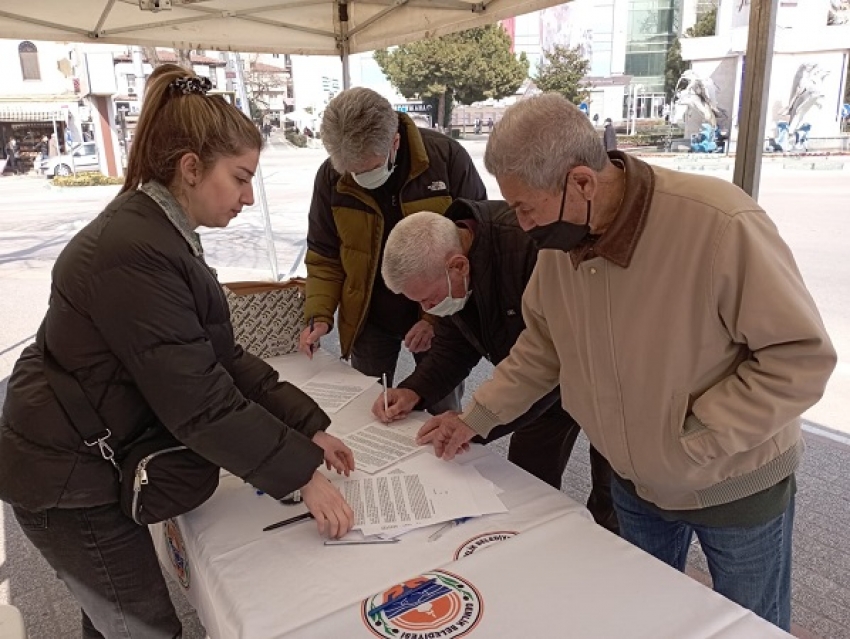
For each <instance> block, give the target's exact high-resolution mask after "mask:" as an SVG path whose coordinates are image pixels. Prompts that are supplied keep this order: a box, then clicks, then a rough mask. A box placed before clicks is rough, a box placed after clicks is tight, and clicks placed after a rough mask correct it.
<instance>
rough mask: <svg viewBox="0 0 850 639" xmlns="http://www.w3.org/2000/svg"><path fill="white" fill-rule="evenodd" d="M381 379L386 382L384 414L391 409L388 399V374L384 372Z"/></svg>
mask: <svg viewBox="0 0 850 639" xmlns="http://www.w3.org/2000/svg"><path fill="white" fill-rule="evenodd" d="M381 379H382V381H383V382H384V415H386V414H387V412H389V410H390V403H389V401H388V400H387V374H386V373H383V374H382V376H381Z"/></svg>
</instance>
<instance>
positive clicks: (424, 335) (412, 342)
mask: <svg viewBox="0 0 850 639" xmlns="http://www.w3.org/2000/svg"><path fill="white" fill-rule="evenodd" d="M433 338H434V326H433V324H431V322H426V321H425V320H419V321H418V322H416V324H414V325H413V326H412V327H411V329H410V330H409V331H407V335H405V336H404V345H405V346H406V347H407V350H409V351H410V352H411V353H424V352H425V351H427V350H428V349H429V348H431V340H432V339H433Z"/></svg>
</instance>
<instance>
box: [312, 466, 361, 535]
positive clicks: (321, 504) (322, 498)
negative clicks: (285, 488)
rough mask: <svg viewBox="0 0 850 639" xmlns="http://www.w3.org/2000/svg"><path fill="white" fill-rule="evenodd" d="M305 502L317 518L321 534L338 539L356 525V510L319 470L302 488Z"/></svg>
mask: <svg viewBox="0 0 850 639" xmlns="http://www.w3.org/2000/svg"><path fill="white" fill-rule="evenodd" d="M301 497H302V498H303V499H304V504H305V505H306V506H307V508H308V509H309V510H310V513H311V514H312V515H313V517H314V518H315V520H316V525H317V526H318V528H319V534H320V535H327V536H328V537H331V538H333V539H338V538H340V537H342V536H343V535H345V534H346V533H347V532H348V531H349V530H351V527H352V526H353V525H354V511H353V510H351V506H349V505H348V504H347V503H346V501H345V498H344V497H343V496H342V493H340V492H339V491H338V490H337V489H336V487H335V486H334V485H333V484H332V483H331V482H330V481H328V478H327V477H325V476H324V475H322V473H320V472H319V471H316V472H315V473H313V478H312V479H311V480H310V481H309V482H307V483H306V484H305V485H304V486H303V487H302V488H301Z"/></svg>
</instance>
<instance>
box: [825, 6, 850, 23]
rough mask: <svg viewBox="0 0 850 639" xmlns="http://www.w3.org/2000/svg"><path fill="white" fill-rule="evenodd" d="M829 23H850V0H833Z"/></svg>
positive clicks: (830, 7)
mask: <svg viewBox="0 0 850 639" xmlns="http://www.w3.org/2000/svg"><path fill="white" fill-rule="evenodd" d="M829 5H830V6H829V17H828V18H827V21H826V23H827V24H828V25H838V24H850V0H831V1H830V3H829Z"/></svg>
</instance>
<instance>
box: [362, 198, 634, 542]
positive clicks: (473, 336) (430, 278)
mask: <svg viewBox="0 0 850 639" xmlns="http://www.w3.org/2000/svg"><path fill="white" fill-rule="evenodd" d="M536 261H537V248H536V247H535V245H534V242H533V241H532V240H531V238H530V237H529V236H528V235H527V234H526V233H525V232H524V231H523V230H522V229H521V228H520V226H519V224H518V223H517V221H516V216H515V215H514V214H513V212H512V211H511V210H510V209H509V208H508V206H507V204H506V203H505V202H501V201H485V202H472V201H469V200H457V201H455V202H454V203H453V204H452V205H451V206H450V207H449V208H448V210H446V212H445V214H444V215H438V214H436V213H429V212H421V213H415V214H413V215H410V216H408V217H407V218H405V219H404V220H402V221H401V222H399V223H398V224H397V225H396V227H395V228H394V229H393V230H392V232H391V233H390V235H389V238H388V239H387V243H386V247H385V249H384V258H383V263H382V266H381V271H382V275H383V278H384V281H385V282H386V285H387V287H388V288H389V289H390V290H392V291H393V292H395V293H402V294H404V295H405V296H406V297H408V298H410V299H411V300H413V301H415V302H417V303H419V304H420V305H421V306H422V308H423V309H424V310H425V311H426V312H428V313H430V314H432V315H437V316H439V317H441V318H442V319H440V320H439V321H438V322H437V324H436V327H435V334H434V339H433V341H432V343H431V349H430V350H429V351H428V353H427V354H426V355H425V357H424V358H423V359H422V360H421V361H420V362H419V363H418V364H417V366H416V369H415V370H414V372H413V374H411V375H410V377H408V378H407V379H405V380H404V381H403V382H401V383H400V384H399V385H398V388H393V389H389V390H388V391H387V407H386V409H385V407H384V400H383V397H380V398H378V400H377V401H376V402H375V404H374V406H373V408H372V411H373V412H374V413H375V415H376V416H377V417H378V418H379V419H381V420H382V421H385V422H391V421H393V420H397V419H401V418H403V417H405V416H406V415H407V414H408V413H410V411H412V410H414V409H416V408H421V407H423V406H428V405H430V404H431V403H432V402H433V401H435V400H436V399H439V398H441V397H444V396H445V395H446V393H448V392H449V391H450V390H451V389H452V388H454V387H455V386H457V385H458V384H459V383H460V382H461V381H463V380H464V379H466V377H467V376H468V375H469V373H470V371H471V370H472V368H473V367H474V366H475V365H476V364H477V363H478V362H479V361H480V360H481V358H482V357H486V358H487V359H488V360H489V361H490V362H492V363H493V364H498V363H499V362H500V361H501V360H503V359H504V358H505V357H507V355H508V353H509V352H510V350H511V347H512V346H513V345H514V342H516V340H517V338H518V337H519V335H520V333H522V331H523V330H524V328H525V323H524V322H523V318H522V314H521V300H522V294H523V291H524V290H525V286H526V284H527V283H528V280H529V278H530V277H531V272H532V270H533V269H534V265H535V263H536ZM558 398H559V389H558V388H554V389H552V391H551V392H550V393H548V394H547V395H546V396H545V397H543V398H542V399H540V400H539V401H538V402H537V403H536V404H534V405H533V406H532V407H531V408H530V409H529V411H528V412H527V413H526V414H525V415H523V416H522V417H520V418H519V419H517V420H515V421H514V422H512V423H510V424H506V425H505V426H503V427H501V428H499V429H497V430H496V431H494V433H493V435H492V436H491V437H490V438H489V439H488V440H487V441H492V440H493V439H496V438H498V437H502V436H504V435H506V434H508V433H513V438H512V439H511V444H510V448H509V452H508V459H509V460H510V461H512V462H513V463H515V464H517V465H518V466H520V467H521V468H523V469H525V470H526V471H528V472H530V473H531V474H533V475H535V476H536V477H538V478H540V479H542V480H543V481H545V482H547V483H549V484H550V485H552V486H554V487H555V488H558V489H560V488H561V478H562V476H563V473H564V469H565V468H566V465H567V461H568V460H569V456H570V453H571V452H572V449H573V445H574V444H575V440H576V437H577V436H578V431H579V425H578V424H577V423H576V421H575V420H574V419H573V418H572V417H571V416H570V415H569V414H568V413H567V412H566V411H565V410H564V409H563V408H562V407H561V404H560V401H559V400H558ZM485 443H486V442H485ZM590 460H591V473H592V478H593V489H592V491H591V494H590V497H589V499H588V509H589V510H590V511H591V513H592V514H593V517H594V519H595V520H596V521H597V523H599V524H600V525H602V526H604V527H606V528H608V529H609V530H611V531H613V532H617V530H618V525H617V518H616V515H615V514H614V510H613V506H612V503H611V495H610V483H609V482H610V473H611V470H610V466H609V465H608V462H607V461H606V460H605V459H604V458H603V457H602V456H601V455H600V454H599V453H598V452H597V451H596V450H595V449H593V448H591V451H590Z"/></svg>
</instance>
